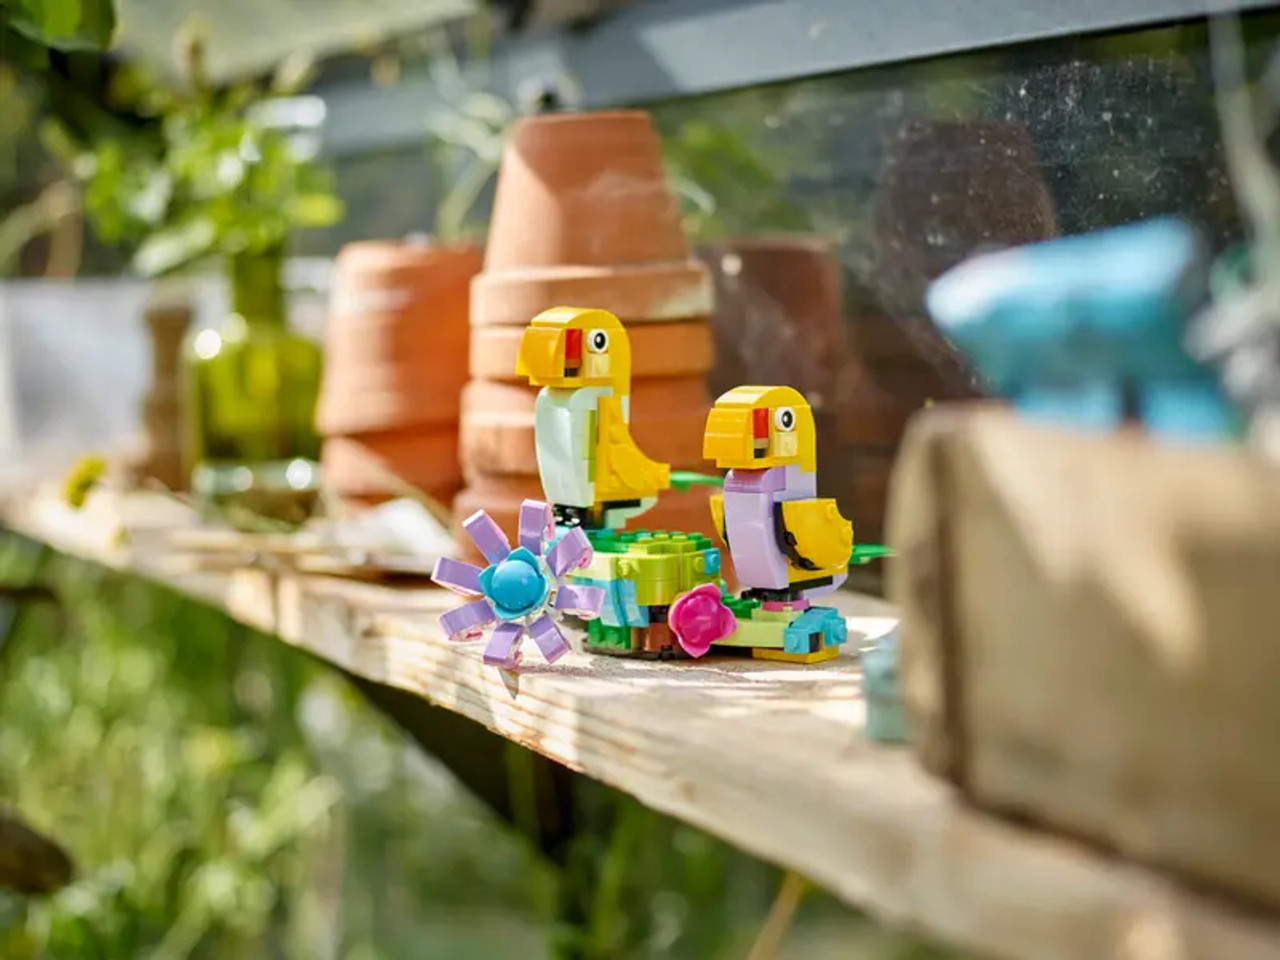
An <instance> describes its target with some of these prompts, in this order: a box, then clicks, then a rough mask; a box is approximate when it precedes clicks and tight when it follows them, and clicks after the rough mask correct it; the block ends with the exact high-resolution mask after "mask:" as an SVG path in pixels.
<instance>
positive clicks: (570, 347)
mask: <svg viewBox="0 0 1280 960" xmlns="http://www.w3.org/2000/svg"><path fill="white" fill-rule="evenodd" d="M586 336H587V334H586V332H585V331H583V330H581V329H579V328H577V327H566V328H556V327H529V328H528V329H526V330H525V332H524V335H523V336H522V337H521V338H520V347H519V349H518V351H517V353H516V375H517V376H522V377H528V378H529V383H530V384H532V385H533V386H535V387H580V386H593V385H595V386H598V385H604V384H608V383H609V376H610V371H611V365H610V363H609V354H608V353H607V352H602V351H601V350H593V349H591V347H590V346H589V345H588V344H587V343H585V337H586ZM605 349H607V348H605Z"/></svg>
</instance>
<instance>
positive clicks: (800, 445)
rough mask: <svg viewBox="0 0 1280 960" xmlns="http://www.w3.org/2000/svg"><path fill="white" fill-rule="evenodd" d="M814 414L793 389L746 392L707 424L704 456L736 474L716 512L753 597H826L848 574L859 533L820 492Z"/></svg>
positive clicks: (718, 406) (722, 403) (715, 410)
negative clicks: (855, 539)
mask: <svg viewBox="0 0 1280 960" xmlns="http://www.w3.org/2000/svg"><path fill="white" fill-rule="evenodd" d="M816 448H817V434H816V430H815V429H814V424H813V411H812V410H811V409H810V408H809V404H808V403H807V402H806V401H805V399H804V396H803V395H802V394H801V393H800V392H799V391H798V390H795V389H793V388H791V387H737V388H735V389H733V390H730V391H729V392H728V393H726V394H724V395H723V396H721V397H720V399H718V400H717V401H716V402H715V406H714V407H712V409H711V413H710V415H709V416H708V417H707V429H706V435H705V437H704V439H703V456H704V457H706V458H707V459H708V460H712V461H714V462H715V465H716V466H717V467H719V468H720V469H722V470H728V471H729V473H728V475H727V476H726V477H725V481H724V492H723V493H722V494H717V495H715V496H713V497H712V498H711V513H712V517H713V519H714V521H715V525H716V529H717V531H718V532H719V534H720V538H721V540H723V541H724V545H725V547H726V548H727V549H728V551H729V554H730V556H731V557H732V558H733V565H734V569H735V570H736V571H737V575H738V580H739V581H740V583H741V585H742V587H743V588H744V589H743V592H742V596H743V597H744V598H750V599H757V600H761V601H764V602H793V601H797V600H806V601H807V600H810V599H812V598H814V597H820V596H823V595H825V594H828V593H830V592H832V591H833V590H835V589H836V587H838V586H839V585H840V584H841V583H843V582H844V581H845V579H846V578H847V577H848V575H849V570H848V568H849V561H850V557H851V555H852V553H853V525H852V524H851V523H850V522H849V521H848V520H846V519H845V518H844V517H842V516H841V515H840V509H839V507H838V506H837V505H836V502H835V501H834V500H832V499H828V498H821V497H819V496H818V495H817V494H818V489H817V449H816Z"/></svg>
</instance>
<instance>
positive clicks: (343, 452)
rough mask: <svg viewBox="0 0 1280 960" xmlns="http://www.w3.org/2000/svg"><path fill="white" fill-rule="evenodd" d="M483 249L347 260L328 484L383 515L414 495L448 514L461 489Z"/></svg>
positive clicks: (332, 366) (331, 378)
mask: <svg viewBox="0 0 1280 960" xmlns="http://www.w3.org/2000/svg"><path fill="white" fill-rule="evenodd" d="M481 263H482V257H481V253H480V251H479V250H478V249H477V248H475V247H466V246H464V247H447V246H436V245H433V244H431V243H429V242H427V241H425V240H423V241H416V240H407V241H387V242H367V243H353V244H350V245H348V246H346V247H344V248H343V250H342V251H341V253H340V254H339V255H338V259H337V264H336V276H335V279H334V287H333V296H332V303H331V308H330V317H329V323H328V327H327V332H326V346H325V375H324V385H323V388H322V390H321V395H320V403H319V408H318V411H317V425H318V426H319V429H320V432H321V434H322V435H323V436H324V453H323V461H322V467H323V471H324V475H325V481H326V484H327V485H328V486H329V487H330V488H331V489H332V490H334V491H335V492H336V493H337V494H338V495H339V496H340V497H341V498H342V499H343V500H344V501H345V502H347V503H349V504H354V505H373V504H377V503H380V502H383V501H385V500H388V499H393V498H395V497H399V496H404V495H405V493H406V492H407V491H408V490H410V489H412V490H416V491H419V492H421V493H425V494H427V495H428V496H429V497H432V498H433V499H435V500H437V501H439V502H440V503H441V504H442V505H443V506H445V507H447V506H448V505H449V504H450V503H451V502H452V500H453V497H454V495H455V494H456V493H457V491H458V489H459V488H460V487H461V486H462V472H461V467H460V466H459V461H458V419H459V396H460V393H461V390H462V385H463V384H464V383H465V382H466V379H467V352H468V347H467V334H468V327H467V316H468V313H469V309H470V308H469V304H470V285H471V278H472V277H473V276H474V275H475V274H476V273H477V272H478V271H479V270H480V267H481Z"/></svg>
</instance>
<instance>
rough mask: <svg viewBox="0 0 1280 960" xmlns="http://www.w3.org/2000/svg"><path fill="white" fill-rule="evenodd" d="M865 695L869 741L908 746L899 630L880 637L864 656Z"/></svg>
mask: <svg viewBox="0 0 1280 960" xmlns="http://www.w3.org/2000/svg"><path fill="white" fill-rule="evenodd" d="M862 692H863V695H864V696H865V697H866V701H867V730H866V733H867V739H869V740H873V741H875V742H877V743H908V742H909V741H910V737H909V735H908V730H907V720H906V715H905V712H904V710H903V707H902V691H901V689H900V688H899V685H898V630H897V628H896V627H895V628H894V629H893V630H891V631H889V632H888V633H886V634H885V635H884V636H883V637H881V638H880V639H879V640H878V641H877V642H876V645H875V646H874V647H872V648H871V649H870V650H866V651H863V654H862Z"/></svg>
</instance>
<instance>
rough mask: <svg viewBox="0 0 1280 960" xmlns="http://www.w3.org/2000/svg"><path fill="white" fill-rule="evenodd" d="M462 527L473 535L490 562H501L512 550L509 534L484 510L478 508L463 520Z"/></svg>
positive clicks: (472, 537)
mask: <svg viewBox="0 0 1280 960" xmlns="http://www.w3.org/2000/svg"><path fill="white" fill-rule="evenodd" d="M462 529H464V530H466V531H467V533H468V534H470V535H471V539H472V540H473V541H474V542H475V545H476V546H477V547H478V548H479V549H480V552H481V553H483V554H484V557H485V559H486V560H488V561H489V562H490V563H501V562H502V561H503V560H505V559H506V558H507V554H509V553H510V552H511V544H510V543H508V542H507V535H506V534H505V533H503V532H502V528H501V527H499V526H498V524H497V521H495V520H494V519H493V517H491V516H489V514H487V513H485V512H484V511H483V510H477V511H476V512H475V513H473V514H472V515H471V516H469V517H467V519H466V520H464V521H462Z"/></svg>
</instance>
